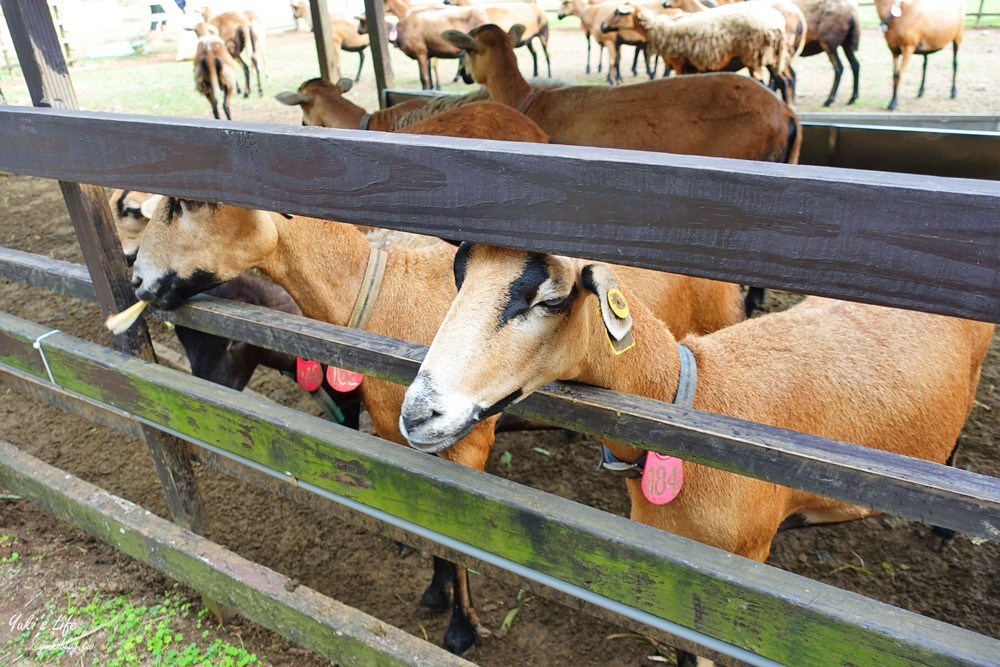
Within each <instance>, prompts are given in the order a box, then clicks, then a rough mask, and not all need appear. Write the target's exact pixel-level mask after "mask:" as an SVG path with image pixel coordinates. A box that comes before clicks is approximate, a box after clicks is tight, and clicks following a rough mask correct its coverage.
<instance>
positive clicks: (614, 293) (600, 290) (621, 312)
mask: <svg viewBox="0 0 1000 667" xmlns="http://www.w3.org/2000/svg"><path fill="white" fill-rule="evenodd" d="M580 279H581V281H582V282H583V287H584V289H586V290H587V291H589V292H593V293H594V294H596V295H597V301H598V304H599V305H598V312H599V313H600V314H601V319H602V320H603V321H604V328H605V329H607V332H608V340H609V341H610V343H611V350H612V352H614V353H615V354H616V355H618V354H621V353H622V352H625V351H626V350H628V349H629V348H631V347H632V346H633V345H635V339H634V338H633V337H632V315H631V313H630V312H629V307H628V301H627V300H626V299H625V295H624V294H622V292H621V290H620V289H618V281H617V279H616V278H615V274H614V273H613V272H612V271H611V268H610V267H608V265H607V264H587V265H586V266H584V267H583V270H582V271H581V272H580Z"/></svg>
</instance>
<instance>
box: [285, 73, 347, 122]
mask: <svg viewBox="0 0 1000 667" xmlns="http://www.w3.org/2000/svg"><path fill="white" fill-rule="evenodd" d="M353 86H354V82H353V81H351V80H350V79H341V80H340V81H338V82H337V83H330V82H329V81H326V80H324V79H309V80H308V81H306V82H305V83H303V84H302V85H301V86H299V89H298V91H297V92H294V93H293V92H291V91H287V90H286V91H282V92H280V93H278V94H277V95H275V96H274V99H276V100H278V101H279V102H281V103H282V104H287V105H288V106H298V107H301V108H302V124H303V125H317V126H320V127H340V125H339V124H338V123H336V122H334V121H332V119H329V118H326V117H325V114H324V112H325V111H326V109H328V108H330V109H332V108H336V106H337V104H338V103H339V102H340V101H341V98H342V97H343V95H344V93H346V92H348V91H349V90H350V89H351V88H352V87H353Z"/></svg>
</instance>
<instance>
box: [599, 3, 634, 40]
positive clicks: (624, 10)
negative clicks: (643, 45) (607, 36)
mask: <svg viewBox="0 0 1000 667" xmlns="http://www.w3.org/2000/svg"><path fill="white" fill-rule="evenodd" d="M636 13H637V12H636V8H635V6H634V5H630V4H628V3H624V4H621V5H618V6H617V7H615V13H614V14H612V15H611V16H609V17H608V20H607V21H604V22H602V23H601V32H605V33H608V32H619V31H621V30H635V31H640V30H641V27H639V26H638V22H637V21H636V20H635V15H636ZM643 32H644V31H643Z"/></svg>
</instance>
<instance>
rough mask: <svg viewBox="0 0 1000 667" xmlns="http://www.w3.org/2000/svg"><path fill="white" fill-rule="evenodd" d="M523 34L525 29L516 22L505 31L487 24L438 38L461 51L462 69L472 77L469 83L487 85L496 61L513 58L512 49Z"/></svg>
mask: <svg viewBox="0 0 1000 667" xmlns="http://www.w3.org/2000/svg"><path fill="white" fill-rule="evenodd" d="M524 31H525V27H524V26H523V25H521V24H520V23H517V24H515V25H514V26H512V27H511V29H510V31H508V32H504V31H503V29H501V28H500V27H498V26H496V25H493V24H492V23H488V24H486V25H482V26H479V27H478V28H474V29H473V30H472V31H471V32H469V34H465V33H464V32H462V31H460V30H445V31H444V32H443V33H441V37H442V38H443V39H444V40H445V41H446V42H448V43H449V44H451V45H452V46H454V47H456V48H459V49H462V51H463V59H462V60H463V65H462V66H463V69H465V70H466V73H467V74H470V75H471V76H472V79H473V81H475V82H476V83H481V84H484V85H489V84H488V83H487V79H488V78H489V73H490V72H491V71H496V70H497V69H498V67H499V62H498V60H499V59H500V58H503V57H507V58H512V57H513V54H514V47H515V46H516V45H517V44H519V43H520V41H521V37H522V36H523V35H524ZM467 83H472V82H471V81H467Z"/></svg>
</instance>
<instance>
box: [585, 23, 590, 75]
mask: <svg viewBox="0 0 1000 667" xmlns="http://www.w3.org/2000/svg"><path fill="white" fill-rule="evenodd" d="M584 37H586V38H587V70H586V71H587V74H590V33H589V32H588V33H585V34H584Z"/></svg>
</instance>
